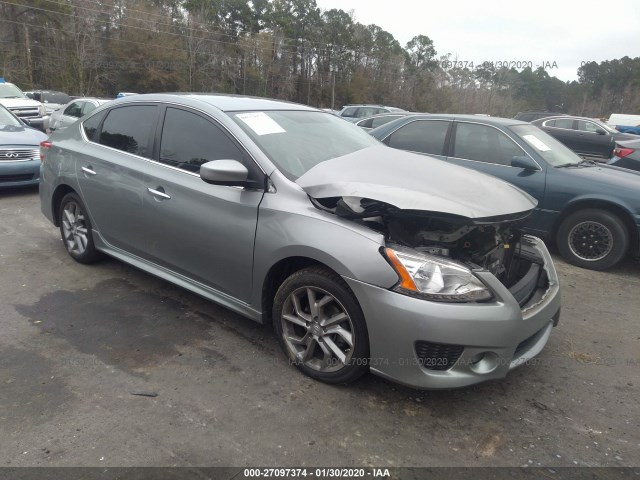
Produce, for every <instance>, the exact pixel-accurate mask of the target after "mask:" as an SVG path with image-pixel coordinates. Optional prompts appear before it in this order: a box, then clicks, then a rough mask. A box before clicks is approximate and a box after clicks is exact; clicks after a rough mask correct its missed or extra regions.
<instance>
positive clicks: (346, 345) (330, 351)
mask: <svg viewBox="0 0 640 480" xmlns="http://www.w3.org/2000/svg"><path fill="white" fill-rule="evenodd" d="M281 324H282V335H283V339H284V342H285V344H286V346H287V348H288V349H289V350H290V352H291V353H293V355H294V357H295V361H297V362H300V363H301V364H304V365H306V366H307V367H309V368H311V369H313V370H316V371H318V372H335V371H338V370H340V369H341V368H343V367H345V366H346V365H349V364H350V361H351V357H352V355H353V351H354V342H355V337H354V328H353V323H352V321H351V318H350V316H349V313H348V312H347V310H346V309H345V307H344V306H343V305H342V304H341V303H340V302H339V301H338V299H336V298H335V297H334V296H333V295H331V294H330V293H329V292H327V291H325V290H323V289H320V288H317V287H301V288H298V289H296V290H294V291H293V292H292V293H291V294H290V295H289V296H288V297H287V299H286V300H285V302H284V305H283V309H282V316H281Z"/></svg>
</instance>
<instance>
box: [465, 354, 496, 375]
mask: <svg viewBox="0 0 640 480" xmlns="http://www.w3.org/2000/svg"><path fill="white" fill-rule="evenodd" d="M498 360H499V357H498V355H496V354H495V353H493V352H480V353H478V354H476V355H474V356H473V357H471V360H470V363H471V370H473V371H474V372H475V373H480V374H485V373H491V372H493V371H494V370H495V369H496V368H498Z"/></svg>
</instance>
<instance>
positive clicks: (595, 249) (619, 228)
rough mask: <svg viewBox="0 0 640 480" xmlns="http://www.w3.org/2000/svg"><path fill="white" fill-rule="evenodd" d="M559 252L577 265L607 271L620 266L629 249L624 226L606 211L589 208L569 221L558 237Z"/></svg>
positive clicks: (577, 213)
mask: <svg viewBox="0 0 640 480" xmlns="http://www.w3.org/2000/svg"><path fill="white" fill-rule="evenodd" d="M556 243H557V246H558V251H559V252H560V254H561V255H562V257H563V258H564V259H565V260H567V261H568V262H569V263H572V264H573V265H577V266H578V267H583V268H588V269H590V270H606V269H608V268H611V267H613V266H614V265H616V264H617V263H618V262H620V260H622V258H623V257H624V256H625V254H626V253H627V250H628V249H629V232H628V231H627V227H626V226H625V224H624V222H623V221H622V220H621V219H620V218H619V217H618V216H617V215H615V214H613V213H611V212H608V211H606V210H600V209H595V208H588V209H584V210H579V211H577V212H574V213H572V214H570V215H569V216H568V217H567V218H565V219H564V220H563V221H562V223H561V224H560V226H559V227H558V232H557V234H556Z"/></svg>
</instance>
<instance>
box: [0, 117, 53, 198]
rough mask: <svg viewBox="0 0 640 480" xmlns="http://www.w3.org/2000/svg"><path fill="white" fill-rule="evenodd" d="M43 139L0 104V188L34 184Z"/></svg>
mask: <svg viewBox="0 0 640 480" xmlns="http://www.w3.org/2000/svg"><path fill="white" fill-rule="evenodd" d="M46 139H47V136H46V135H45V134H44V133H42V132H41V131H39V130H36V129H35V128H32V127H30V126H28V125H26V124H25V123H24V122H23V121H22V120H20V119H19V118H18V117H16V116H15V115H14V114H13V113H11V112H10V111H9V110H8V109H7V108H6V107H4V106H3V105H0V189H2V188H7V187H22V186H28V185H37V184H38V181H39V179H40V142H42V141H43V140H46Z"/></svg>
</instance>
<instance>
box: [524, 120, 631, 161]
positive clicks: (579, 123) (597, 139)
mask: <svg viewBox="0 0 640 480" xmlns="http://www.w3.org/2000/svg"><path fill="white" fill-rule="evenodd" d="M531 123H532V124H533V125H535V126H537V127H539V128H540V129H542V130H544V131H545V132H547V133H548V134H549V135H551V136H552V137H555V138H556V139H558V140H560V141H561V142H562V143H564V144H565V145H566V146H567V147H569V148H570V149H571V150H573V151H574V152H576V153H579V154H584V155H593V156H598V157H603V158H611V154H612V153H613V149H614V147H615V144H616V142H617V141H619V140H626V139H633V138H634V137H633V135H630V134H628V133H620V132H619V131H617V130H616V129H615V128H612V127H610V126H609V125H607V124H606V123H603V122H600V121H599V120H595V119H593V118H585V117H570V116H563V117H550V118H541V119H539V120H534V121H533V122H531Z"/></svg>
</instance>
